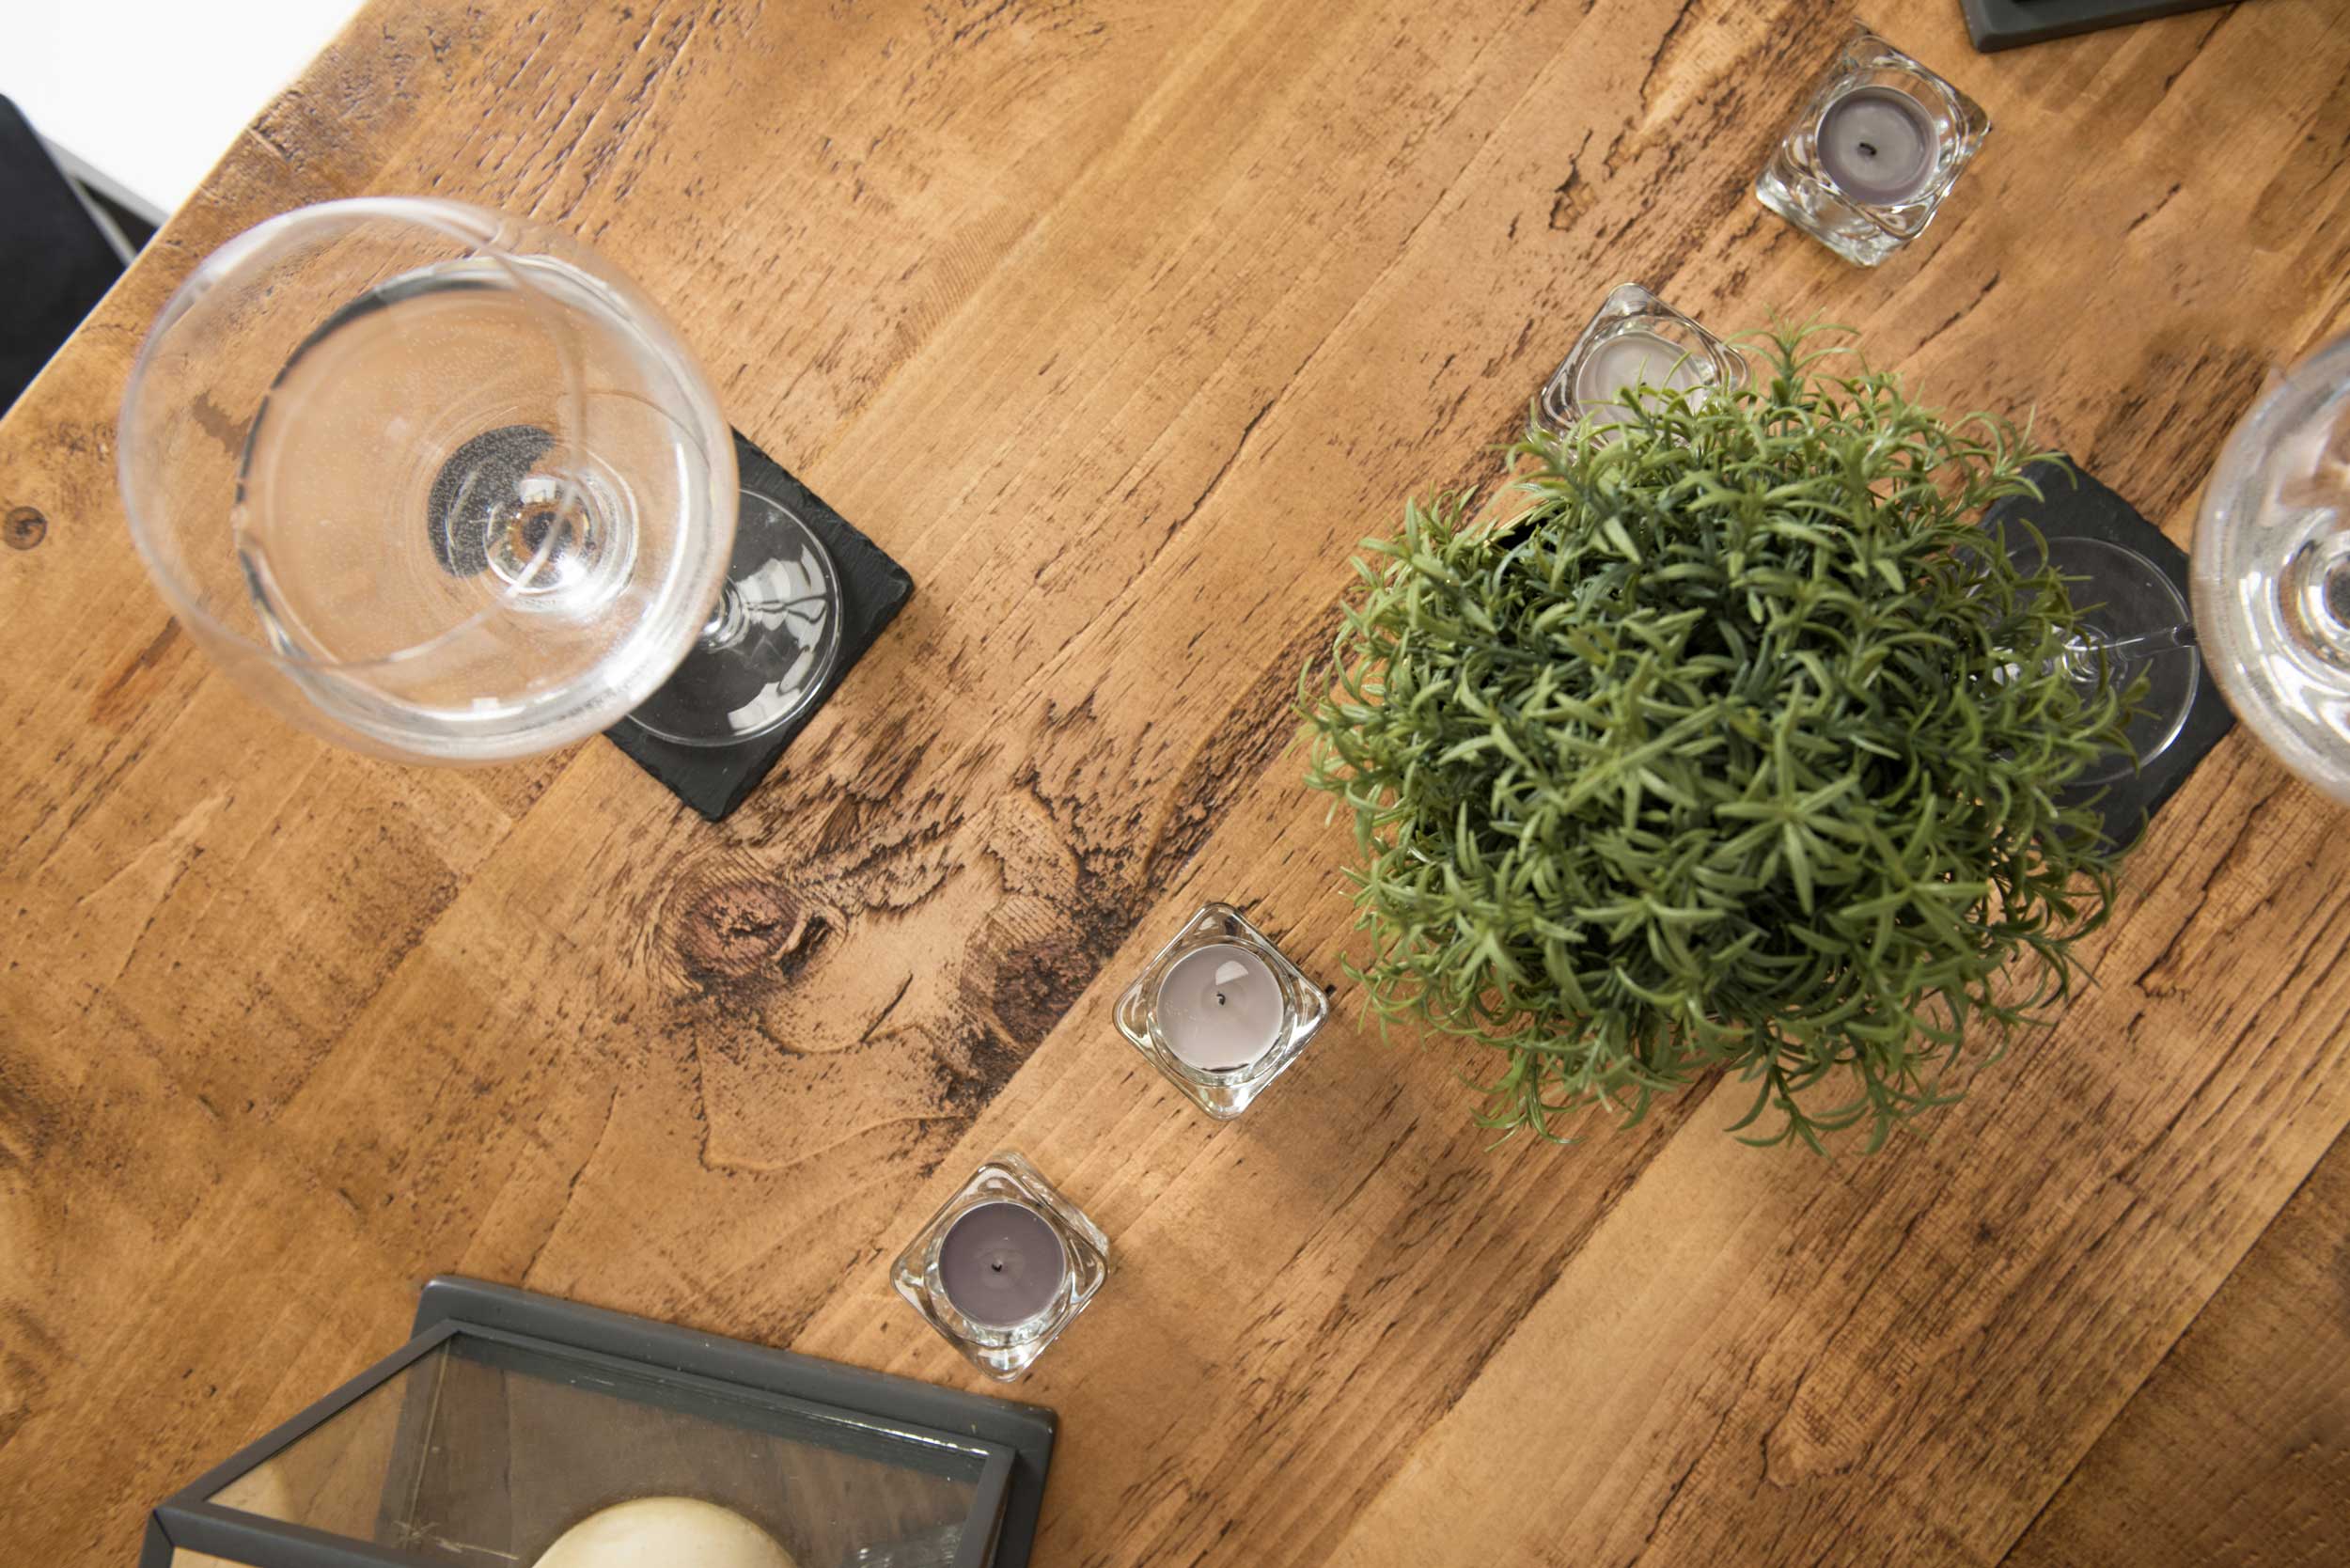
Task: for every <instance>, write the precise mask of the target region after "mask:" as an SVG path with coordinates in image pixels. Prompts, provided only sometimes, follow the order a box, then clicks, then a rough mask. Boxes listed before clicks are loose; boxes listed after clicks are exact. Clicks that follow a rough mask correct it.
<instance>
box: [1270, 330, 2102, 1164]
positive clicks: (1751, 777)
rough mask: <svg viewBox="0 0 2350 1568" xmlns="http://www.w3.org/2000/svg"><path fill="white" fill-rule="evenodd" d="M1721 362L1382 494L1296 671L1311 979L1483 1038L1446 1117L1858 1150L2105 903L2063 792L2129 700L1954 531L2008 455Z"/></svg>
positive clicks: (1378, 1006)
mask: <svg viewBox="0 0 2350 1568" xmlns="http://www.w3.org/2000/svg"><path fill="white" fill-rule="evenodd" d="M1814 330H1816V329H1814ZM1759 348H1760V352H1761V355H1762V357H1763V360H1764V361H1765V362H1766V363H1767V366H1768V371H1767V373H1766V374H1765V375H1764V376H1763V378H1761V380H1760V382H1759V384H1757V385H1755V386H1753V387H1750V388H1748V389H1746V390H1744V391H1740V392H1736V393H1731V394H1716V395H1715V396H1712V397H1708V398H1703V399H1700V400H1692V399H1691V398H1690V397H1688V396H1685V395H1683V394H1681V393H1677V392H1658V393H1653V394H1648V395H1645V396H1644V398H1643V400H1642V401H1641V402H1640V403H1639V405H1638V406H1637V408H1636V409H1635V411H1634V412H1633V414H1632V416H1630V417H1629V418H1628V419H1627V420H1626V421H1625V422H1624V423H1623V424H1622V425H1621V426H1619V427H1617V428H1616V430H1615V431H1614V432H1613V435H1612V438H1610V439H1600V438H1598V437H1597V436H1595V435H1587V434H1586V433H1585V432H1582V431H1572V430H1571V431H1567V432H1566V433H1565V434H1563V435H1559V434H1553V433H1550V432H1547V431H1543V429H1541V428H1540V427H1539V426H1537V427H1536V428H1533V429H1531V430H1529V431H1528V434H1527V436H1526V438H1525V439H1524V440H1523V441H1522V442H1521V443H1520V444H1519V445H1518V446H1517V447H1514V448H1512V459H1513V462H1514V464H1515V467H1516V474H1517V478H1516V481H1515V482H1514V483H1513V484H1512V486H1511V487H1510V489H1509V492H1508V494H1511V495H1512V496H1514V497H1516V498H1517V500H1518V501H1519V502H1520V503H1521V504H1520V505H1518V506H1516V507H1514V508H1506V509H1504V512H1505V515H1502V516H1500V517H1499V518H1497V519H1496V518H1490V517H1487V518H1481V517H1479V516H1478V515H1477V507H1476V497H1475V496H1474V495H1473V494H1470V493H1459V494H1447V495H1442V496H1439V497H1436V498H1435V499H1434V500H1432V501H1430V502H1427V503H1425V504H1423V503H1420V502H1414V503H1412V504H1411V505H1409V506H1407V507H1406V509H1405V511H1404V519H1403V525H1402V530H1401V531H1400V532H1399V533H1397V534H1396V535H1395V536H1393V537H1392V538H1389V539H1385V540H1379V541H1371V542H1370V543H1369V544H1368V545H1367V548H1368V549H1369V551H1370V552H1371V557H1370V558H1369V559H1367V560H1358V561H1357V563H1356V566H1357V571H1358V573H1359V575H1360V579H1361V580H1360V583H1359V585H1358V591H1357V592H1356V594H1355V597H1354V599H1353V602H1352V603H1350V604H1349V605H1348V606H1347V610H1346V615H1345V619H1344V623H1343V626H1342V628H1341V630H1340V634H1339V635H1338V638H1337V643H1336V647H1335V650H1334V655H1333V659H1332V661H1331V662H1330V663H1329V664H1328V665H1324V664H1323V663H1321V662H1319V661H1317V662H1316V663H1315V664H1314V665H1313V666H1310V667H1309V668H1308V670H1307V672H1306V675H1305V682H1304V686H1303V688H1302V691H1301V701H1302V706H1303V709H1304V712H1305V714H1306V719H1307V729H1308V734H1309V735H1310V737H1311V760H1310V764H1309V776H1310V780H1311V782H1312V783H1313V784H1314V785H1315V786H1316V787H1318V788H1320V789H1323V790H1325V791H1328V792H1331V793H1332V794H1334V795H1335V796H1337V797H1338V801H1339V804H1340V808H1342V809H1343V810H1344V811H1345V812H1346V813H1348V814H1349V815H1351V816H1352V818H1353V822H1354V828H1355V849H1356V852H1357V859H1356V864H1355V866H1354V867H1353V868H1352V869H1351V871H1350V877H1351V880H1352V883H1353V886H1354V895H1355V902H1356V904H1357V907H1358V924H1359V926H1360V927H1361V928H1362V929H1363V930H1364V931H1366V932H1368V933H1369V934H1370V941H1369V953H1368V956H1367V957H1366V958H1365V959H1363V960H1362V961H1360V962H1359V963H1358V964H1355V965H1354V966H1353V968H1352V972H1353V974H1354V976H1355V979H1356V980H1358V981H1359V982H1360V983H1361V984H1362V986H1363V987H1364V992H1365V996H1366V997H1367V1000H1368V1004H1369V1006H1370V1007H1371V1010H1372V1011H1375V1012H1376V1013H1378V1014H1379V1015H1381V1016H1382V1017H1383V1018H1388V1019H1402V1020H1410V1021H1416V1022H1419V1023H1423V1024H1426V1025H1430V1026H1434V1027H1435V1028H1436V1029H1438V1030H1441V1031H1443V1032H1445V1033H1448V1034H1450V1035H1454V1036H1458V1037H1461V1038H1462V1039H1464V1040H1465V1041H1469V1042H1473V1043H1475V1045H1476V1046H1477V1047H1479V1048H1480V1049H1481V1051H1482V1052H1483V1053H1485V1056H1484V1058H1483V1059H1482V1062H1481V1069H1480V1070H1473V1071H1472V1072H1471V1073H1470V1074H1468V1075H1469V1076H1470V1077H1471V1079H1472V1081H1474V1082H1475V1083H1476V1084H1477V1085H1478V1087H1479V1088H1480V1089H1481V1091H1482V1093H1483V1095H1484V1105H1483V1110H1482V1113H1481V1121H1483V1122H1484V1123H1485V1124H1486V1125H1489V1126H1492V1127H1495V1128H1499V1129H1503V1130H1515V1129H1520V1128H1524V1129H1530V1130H1531V1131H1533V1132H1534V1133H1537V1134H1539V1135H1542V1136H1544V1137H1561V1136H1563V1134H1562V1132H1561V1129H1562V1128H1564V1127H1567V1126H1569V1125H1571V1119H1572V1117H1573V1114H1574V1113H1576V1112H1579V1111H1582V1110H1583V1109H1585V1108H1586V1107H1590V1106H1594V1105H1597V1106H1603V1107H1607V1108H1610V1109H1612V1110H1613V1111H1614V1112H1616V1113H1618V1115H1619V1116H1620V1117H1621V1118H1622V1120H1623V1121H1624V1122H1625V1124H1627V1125H1628V1124H1630V1123H1631V1122H1635V1121H1638V1120H1640V1118H1641V1117H1642V1116H1643V1115H1644V1114H1645V1113H1646V1112H1647V1111H1648V1109H1649V1108H1650V1107H1651V1105H1652V1104H1653V1102H1654V1101H1655V1100H1656V1098H1657V1097H1659V1096H1661V1095H1666V1094H1669V1093H1671V1092H1673V1091H1674V1090H1679V1089H1681V1088H1682V1087H1684V1086H1685V1085H1687V1084H1689V1083H1691V1082H1693V1081H1695V1080H1698V1079H1700V1078H1703V1077H1706V1076H1708V1075H1711V1074H1722V1073H1729V1074H1736V1075H1737V1076H1739V1077H1741V1078H1743V1079H1745V1080H1747V1081H1748V1082H1750V1083H1751V1084H1752V1085H1753V1086H1754V1090H1753V1092H1754V1098H1753V1104H1752V1107H1751V1109H1749V1110H1748V1111H1747V1114H1746V1117H1745V1118H1744V1120H1743V1121H1740V1122H1739V1126H1740V1128H1741V1129H1744V1130H1746V1131H1745V1132H1744V1136H1746V1137H1748V1138H1749V1139H1750V1140H1751V1141H1756V1142H1763V1143H1774V1142H1778V1141H1782V1140H1785V1139H1788V1138H1794V1139H1799V1140H1801V1141H1803V1142H1805V1143H1807V1144H1810V1145H1811V1146H1812V1147H1814V1148H1825V1147H1826V1144H1825V1141H1824V1140H1825V1137H1826V1136H1827V1135H1830V1134H1834V1133H1837V1132H1839V1131H1841V1130H1843V1129H1847V1128H1854V1129H1858V1131H1857V1133H1856V1134H1855V1137H1859V1138H1861V1139H1862V1140H1863V1141H1865V1144H1866V1146H1867V1147H1868V1148H1870V1149H1874V1148H1876V1147H1877V1146H1878V1145H1880V1144H1881V1143H1882V1142H1883V1141H1884V1139H1885V1137H1887V1135H1888V1133H1889V1132H1890V1131H1891V1130H1892V1129H1893V1128H1894V1127H1896V1126H1898V1125H1901V1124H1903V1123H1904V1121H1907V1120H1908V1119H1909V1118H1911V1117H1913V1116H1915V1115H1916V1114H1917V1113H1919V1112H1920V1111H1922V1110H1924V1109H1927V1108H1928V1107H1931V1106H1933V1105H1938V1104H1942V1103H1946V1102H1947V1101H1949V1100H1951V1099H1954V1098H1955V1097H1956V1096H1957V1093H1958V1091H1959V1090H1960V1088H1961V1087H1962V1084H1963V1079H1964V1076H1965V1074H1966V1072H1967V1071H1969V1070H1971V1068H1972V1067H1974V1066H1976V1065H1980V1063H1981V1062H1982V1061H1983V1060H1987V1059H1989V1058H1990V1057H1992V1056H1995V1055H1997V1054H1998V1051H1999V1050H2000V1049H2001V1048H2002V1047H2003V1046H2004V1045H2005V1043H2007V1041H2008V1040H2009V1038H2010V1036H2011V1035H2012V1034H2013V1032H2015V1031H2016V1030H2017V1029H2019V1028H2022V1027H2029V1026H2030V1025H2033V1024H2035V1023H2039V1022H2043V1021H2045V1019H2046V1018H2047V1016H2048V1015H2049V1012H2050V1011H2051V1010H2052V1009H2053V1008H2054V1007H2055V1006H2056V1005H2058V1004H2059V1003H2060V1002H2061V1001H2062V1000H2063V998H2064V997H2065V996H2067V994H2068V992H2069V990H2070V988H2071V986H2072V984H2073V982H2074V980H2075V978H2076V969H2077V963H2076V959H2075V957H2074V955H2073V945H2074V943H2075V941H2076V939H2077V938H2078V937H2079V936H2080V935H2081V934H2082V933H2086V932H2087V931H2089V930H2090V929H2092V928H2093V927H2094V926H2096V925H2097V924H2099V923H2100V922H2101V921H2102V919H2103V918H2104V917H2105V914H2106V910H2107V901H2108V898H2109V896H2110V894H2111V891H2112V886H2113V877H2114V872H2115V870H2116V867H2117V864H2118V858H2119V852H2118V851H2117V850H2115V849H2114V848H2113V846H2111V845H2109V844H2107V843H2106V842H2105V841H2104V840H2103V839H2101V837H2100V834H2099V829H2098V822H2097V818H2096V815H2095V813H2094V811H2093V810H2092V809H2091V808H2088V807H2086V806H2084V805H2082V804H2080V803H2079V802H2078V801H2077V800H2076V799H2075V798H2074V797H2073V796H2072V795H2070V794H2068V792H2067V790H2066V786H2067V784H2068V783H2069V782H2070V781H2072V780H2073V779H2075V777H2076V776H2077V775H2079V774H2080V773H2081V772H2082V770H2083V768H2084V767H2085V766H2086V765H2087V764H2089V763H2090V761H2091V760H2092V759H2093V758H2094V757H2095V756H2096V755H2097V754H2098V753H2099V752H2100V751H2101V750H2104V749H2106V748H2108V747H2111V746H2113V745H2119V744H2120V743H2121V731H2122V721H2123V718H2124V717H2125V716H2126V713H2127V708H2126V703H2127V698H2128V694H2127V693H2124V692H2121V691H2117V690H2115V689H2113V687H2112V685H2111V683H2110V682H2107V680H2106V679H2104V677H2103V676H2102V675H2099V676H2098V677H2097V678H2095V679H2093V680H2091V681H2089V682H2086V683H2083V682H2081V681H2080V680H2079V679H2077V671H2076V668H2075V663H2076V660H2075V655H2076V652H2077V648H2078V637H2079V633H2080V624H2079V621H2078V619H2077V616H2076V611H2075V609H2074V606H2073V603H2072V600H2071V598H2070V597H2069V595H2068V591H2067V585H2066V584H2065V583H2063V582H2062V581H2061V580H2060V579H2058V578H2056V577H2055V576H2053V575H2052V574H2049V573H2047V572H2025V571H2023V570H2021V569H2019V568H2018V567H2017V566H2016V565H2015V564H2014V563H2013V562H2012V561H2011V560H2010V559H2009V557H2008V555H2007V552H2006V550H2005V549H2003V548H2001V547H1999V545H1998V542H1997V541H1991V540H1988V539H1986V538H1985V536H1984V535H1983V534H1982V532H1981V530H1980V529H1979V528H1978V526H1977V520H1978V519H1979V518H1980V516H1981V514H1982V510H1983V509H1984V508H1985V507H1987V506H1988V505H1989V504H1990V503H1991V502H1993V501H1995V500H1997V499H1998V498H1999V497H2001V496H2003V495H2008V494H2016V493H2019V492H2023V493H2029V491H2030V486H2029V482H2028V481H2027V480H2025V479H2024V478H2023V477H2022V473H2021V470H2022V468H2023V466H2024V464H2025V463H2027V462H2029V461H2031V460H2032V459H2033V458H2034V457H2035V456H2037V455H2039V454H2036V453H2033V452H2031V451H2029V450H2026V449H2025V448H2024V444H2023V442H2022V441H2021V440H2020V439H2019V437H2018V435H2017V432H2016V431H2014V430H2013V428H2012V427H2010V426H2009V425H2007V424H2006V423H2004V422H2003V421H2000V420H1998V419H1995V418H1992V417H1989V416H1982V415H1976V416H1968V417H1966V418H1964V419H1960V420H1956V421H1948V420H1945V419H1944V418H1943V417H1942V416H1940V415H1938V414H1937V413H1935V411H1933V410H1930V409H1927V408H1924V407H1921V406H1919V404H1917V403H1916V402H1913V401H1912V400H1910V399H1909V398H1908V397H1907V396H1906V395H1905V394H1904V391H1903V389H1902V386H1901V384H1899V382H1898V381H1896V380H1895V379H1894V378H1892V377H1891V376H1888V375H1882V374H1873V373H1870V372H1869V371H1867V370H1866V369H1865V368H1859V367H1858V366H1857V362H1853V361H1849V360H1847V361H1844V363H1847V364H1852V365H1853V367H1854V368H1852V369H1851V371H1850V372H1849V373H1837V370H1836V367H1837V365H1838V361H1837V360H1836V359H1835V358H1834V357H1832V356H1835V355H1839V354H1843V353H1848V352H1849V351H1847V350H1843V349H1841V348H1836V347H1825V348H1824V347H1822V346H1820V345H1819V344H1818V343H1817V341H1816V339H1815V338H1814V337H1813V335H1812V332H1811V331H1802V332H1786V333H1780V334H1778V335H1775V336H1772V337H1767V338H1764V339H1763V340H1762V341H1761V342H1760V345H1759ZM2076 586H2077V585H2076Z"/></svg>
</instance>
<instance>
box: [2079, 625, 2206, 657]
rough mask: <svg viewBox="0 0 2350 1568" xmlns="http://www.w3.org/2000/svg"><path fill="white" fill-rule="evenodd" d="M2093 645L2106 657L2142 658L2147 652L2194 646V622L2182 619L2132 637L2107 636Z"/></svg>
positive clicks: (2162, 651)
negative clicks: (2172, 624)
mask: <svg viewBox="0 0 2350 1568" xmlns="http://www.w3.org/2000/svg"><path fill="white" fill-rule="evenodd" d="M2094 646H2097V647H2099V648H2102V649H2103V650H2104V651H2105V654H2106V657H2107V658H2108V659H2142V658H2144V657H2145V656H2146V655H2147V654H2149V653H2167V652H2169V651H2171V650H2172V649H2174V648H2193V647H2195V646H2196V641H2195V623H2194V622H2193V621H2191V620H2182V621H2180V622H2179V623H2178V624H2177V625H2175V626H2165V627H2163V628H2162V629H2161V630H2159V631H2154V632H2140V633H2139V635H2136V636H2134V637H2108V638H2106V639H2105V640H2104V641H2102V642H2100V643H2098V644H2096V645H2094Z"/></svg>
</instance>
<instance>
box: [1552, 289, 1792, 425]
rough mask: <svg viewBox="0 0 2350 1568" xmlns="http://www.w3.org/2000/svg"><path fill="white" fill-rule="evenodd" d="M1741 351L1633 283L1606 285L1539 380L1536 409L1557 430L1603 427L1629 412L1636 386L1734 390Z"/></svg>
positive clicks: (1743, 359)
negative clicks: (1602, 297)
mask: <svg viewBox="0 0 2350 1568" xmlns="http://www.w3.org/2000/svg"><path fill="white" fill-rule="evenodd" d="M1748 375H1749V372H1748V370H1747V356H1746V355H1745V354H1743V353H1739V352H1738V351H1737V350H1736V349H1734V348H1732V347H1731V345H1730V344H1728V343H1726V342H1724V341H1723V340H1722V339H1720V338H1719V337H1715V336H1714V335H1713V334H1712V333H1710V332H1708V331H1706V330H1705V328H1703V327H1702V326H1700V325H1699V324H1698V323H1697V322H1696V321H1694V320H1692V319H1691V318H1689V317H1687V316H1684V315H1683V314H1682V313H1681V312H1680V311H1678V310H1675V309H1674V308H1673V307H1672V306H1669V305H1667V304H1666V303H1665V302H1664V301H1663V300H1661V299H1659V298H1657V297H1656V296H1655V295H1654V294H1653V293H1651V292H1649V290H1646V289H1644V288H1642V287H1641V286H1640V285H1638V284H1637V283H1620V284H1618V285H1617V286H1616V287H1615V288H1614V289H1612V290H1608V294H1607V298H1606V301H1604V302H1603V303H1602V304H1601V306H1600V307H1599V311H1598V313H1597V314H1596V315H1594V316H1593V317H1592V318H1591V320H1590V325H1588V326H1586V327H1585V328H1584V329H1583V336H1581V337H1577V338H1576V339H1575V347H1574V348H1573V349H1571V350H1569V351H1568V352H1567V357H1566V358H1565V359H1563V360H1561V361H1560V362H1559V368H1557V369H1556V370H1553V371H1552V372H1551V374H1550V380H1549V381H1548V382H1547V383H1545V384H1543V416H1545V417H1546V418H1548V419H1549V420H1550V422H1551V424H1552V425H1553V426H1554V427H1556V428H1557V429H1559V430H1562V431H1563V430H1566V429H1567V428H1569V427H1570V426H1573V425H1575V424H1577V423H1580V424H1581V425H1582V426H1583V427H1584V428H1585V429H1586V430H1588V431H1591V432H1593V433H1597V434H1605V433H1606V428H1607V427H1608V426H1611V425H1617V424H1621V423H1622V422H1623V421H1624V420H1626V419H1629V418H1631V417H1632V416H1633V412H1634V407H1635V405H1636V404H1637V401H1638V400H1639V395H1640V389H1641V388H1644V387H1645V388H1653V389H1656V390H1671V391H1681V392H1686V393H1688V394H1689V395H1690V396H1692V397H1702V396H1703V395H1704V394H1705V393H1706V392H1708V391H1710V390H1715V389H1719V390H1721V391H1727V392H1734V391H1736V390H1737V389H1738V388H1740V387H1742V386H1744V385H1746V384H1747V379H1748Z"/></svg>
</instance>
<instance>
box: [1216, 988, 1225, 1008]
mask: <svg viewBox="0 0 2350 1568" xmlns="http://www.w3.org/2000/svg"><path fill="white" fill-rule="evenodd" d="M1215 1005H1216V1006H1218V1007H1222V1006H1223V1005H1224V993H1223V992H1221V991H1219V992H1217V993H1216V994H1215Z"/></svg>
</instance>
